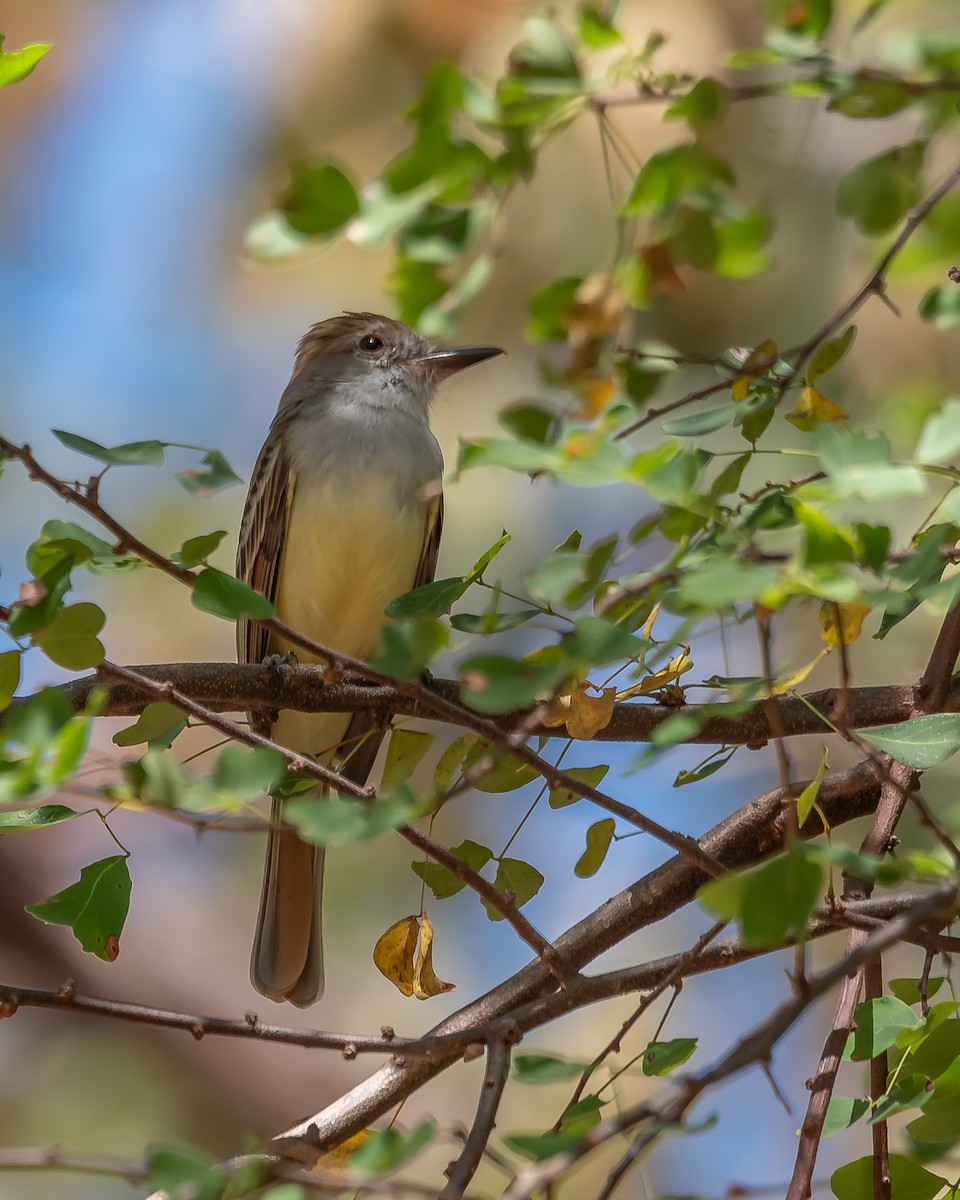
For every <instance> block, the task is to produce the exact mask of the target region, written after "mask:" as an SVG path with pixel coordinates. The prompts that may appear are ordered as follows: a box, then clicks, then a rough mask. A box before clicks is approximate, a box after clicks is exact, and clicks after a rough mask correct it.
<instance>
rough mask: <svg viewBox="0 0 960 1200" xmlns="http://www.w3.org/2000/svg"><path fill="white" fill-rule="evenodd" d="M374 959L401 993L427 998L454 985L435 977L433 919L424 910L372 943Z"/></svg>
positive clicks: (394, 925)
mask: <svg viewBox="0 0 960 1200" xmlns="http://www.w3.org/2000/svg"><path fill="white" fill-rule="evenodd" d="M373 961H374V962H375V963H376V965H377V969H378V970H379V971H380V973H381V975H384V976H386V978H387V979H389V980H390V982H391V983H392V984H393V985H394V986H395V987H396V988H397V990H398V991H400V992H402V993H403V994H404V996H416V998H417V999H418V1000H428V999H429V998H430V997H431V996H439V995H440V994H441V993H442V992H452V991H453V989H454V987H455V986H456V985H455V984H453V983H445V982H444V981H443V980H442V979H438V978H437V975H436V972H435V971H434V969H433V922H432V921H431V920H430V918H429V917H428V916H427V914H426V913H422V914H421V915H420V916H416V915H414V916H410V917H404V918H403V919H402V920H401V921H396V922H395V923H394V924H393V925H391V926H390V928H389V929H388V930H387V932H386V933H384V934H383V935H382V936H381V937H380V939H379V940H378V941H377V944H376V946H374V948H373Z"/></svg>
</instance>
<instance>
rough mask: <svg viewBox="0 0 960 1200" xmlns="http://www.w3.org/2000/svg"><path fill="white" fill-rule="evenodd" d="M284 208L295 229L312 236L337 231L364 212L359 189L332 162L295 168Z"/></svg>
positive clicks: (282, 198)
mask: <svg viewBox="0 0 960 1200" xmlns="http://www.w3.org/2000/svg"><path fill="white" fill-rule="evenodd" d="M280 208H281V209H282V210H283V213H284V216H285V217H286V218H287V221H288V222H289V224H290V227H291V229H294V230H296V232H297V233H302V234H305V235H307V236H308V237H322V236H324V235H329V234H332V233H336V232H337V230H339V229H342V228H343V226H344V225H346V223H347V222H348V221H351V220H352V219H353V218H354V217H355V216H356V215H357V213H358V212H359V211H360V201H359V198H358V196H357V190H356V188H355V187H354V186H353V184H352V183H351V182H350V180H349V178H348V177H347V176H346V175H345V174H344V172H343V171H341V170H340V168H339V167H337V166H334V164H333V163H330V162H317V163H303V164H300V165H298V166H297V167H295V168H294V172H293V179H292V180H291V182H290V186H289V187H288V188H287V190H286V192H284V194H283V196H282V197H281V199H280Z"/></svg>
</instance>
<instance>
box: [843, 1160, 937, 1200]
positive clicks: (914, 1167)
mask: <svg viewBox="0 0 960 1200" xmlns="http://www.w3.org/2000/svg"><path fill="white" fill-rule="evenodd" d="M890 1185H891V1195H892V1196H895V1197H896V1200H933V1197H934V1196H936V1195H937V1193H938V1192H940V1191H942V1190H943V1188H944V1187H945V1186H946V1185H947V1180H946V1179H942V1178H941V1177H940V1176H939V1175H934V1174H933V1173H932V1172H930V1171H928V1170H927V1169H926V1168H925V1167H921V1166H919V1165H918V1164H917V1163H915V1162H912V1161H911V1160H910V1159H909V1158H905V1157H904V1156H903V1155H902V1154H891V1155H890ZM830 1187H831V1189H832V1191H833V1194H834V1196H836V1197H837V1200H873V1197H874V1190H873V1156H872V1155H870V1156H868V1157H867V1158H858V1159H856V1161H854V1162H851V1163H847V1164H846V1165H845V1166H843V1167H839V1168H838V1169H837V1170H836V1171H834V1173H833V1174H832V1175H831V1176H830Z"/></svg>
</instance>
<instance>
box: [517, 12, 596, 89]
mask: <svg viewBox="0 0 960 1200" xmlns="http://www.w3.org/2000/svg"><path fill="white" fill-rule="evenodd" d="M523 33H524V40H523V41H522V42H520V44H519V45H517V46H515V47H514V48H513V50H511V51H510V63H509V65H510V70H511V72H513V73H514V74H517V75H522V76H524V77H525V78H530V77H533V78H541V79H558V80H559V79H562V80H569V81H571V82H577V81H579V79H580V67H579V66H578V64H577V60H576V58H575V57H574V55H573V51H572V50H571V49H570V46H569V44H568V42H567V39H566V36H565V35H564V33H563V30H562V29H561V28H560V25H559V24H558V23H557V22H556V21H555V20H553V19H552V18H550V17H541V16H534V17H527V19H526V20H525V21H524V22H523Z"/></svg>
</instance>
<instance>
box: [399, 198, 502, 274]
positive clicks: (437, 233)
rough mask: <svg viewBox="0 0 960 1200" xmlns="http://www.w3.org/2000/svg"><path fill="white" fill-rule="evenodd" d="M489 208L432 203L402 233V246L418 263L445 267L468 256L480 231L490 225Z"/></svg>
mask: <svg viewBox="0 0 960 1200" xmlns="http://www.w3.org/2000/svg"><path fill="white" fill-rule="evenodd" d="M488 219H489V212H488V210H487V208H486V207H485V206H482V205H479V204H478V205H476V206H475V207H471V208H446V207H444V206H443V205H440V204H428V205H427V206H426V207H425V208H424V209H423V210H422V211H421V212H420V213H418V214H417V215H416V216H415V217H414V218H413V220H411V221H408V222H407V223H406V224H405V225H404V226H403V227H402V228H401V230H400V234H399V239H398V240H399V246H400V249H401V251H402V252H403V254H404V255H406V256H407V257H409V258H411V259H416V261H417V262H428V263H437V264H440V265H442V264H444V263H449V262H453V261H454V259H456V258H458V257H459V256H460V255H461V254H464V253H465V252H466V250H467V248H468V247H469V246H470V244H471V242H472V241H473V240H474V237H475V236H476V234H477V232H478V230H479V229H480V228H482V227H483V225H485V224H486V223H487V220H488Z"/></svg>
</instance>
